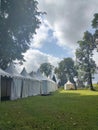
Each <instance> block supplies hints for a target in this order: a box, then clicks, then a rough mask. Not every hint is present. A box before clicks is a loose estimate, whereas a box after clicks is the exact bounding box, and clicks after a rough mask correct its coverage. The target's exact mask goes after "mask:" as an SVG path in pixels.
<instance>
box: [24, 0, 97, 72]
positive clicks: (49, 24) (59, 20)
mask: <svg viewBox="0 0 98 130" xmlns="http://www.w3.org/2000/svg"><path fill="white" fill-rule="evenodd" d="M38 2H39V5H38V8H39V10H41V11H45V12H46V13H47V15H44V16H43V17H42V18H41V21H42V24H41V26H40V28H39V29H38V30H37V34H36V35H34V39H33V40H31V48H30V50H28V51H27V52H26V53H25V54H24V56H25V59H26V62H25V63H24V66H25V67H26V69H27V71H28V72H30V71H32V70H34V71H36V70H37V69H38V67H39V66H40V64H41V63H44V62H50V63H51V64H52V65H54V66H57V63H58V62H59V61H60V60H61V59H63V58H66V57H72V58H74V57H75V56H74V52H75V49H76V47H77V41H78V40H81V38H82V37H83V33H84V32H85V31H86V30H88V31H91V32H93V30H92V27H91V21H92V19H93V15H94V13H98V0H38ZM94 59H95V60H96V61H97V64H98V53H95V55H94Z"/></svg>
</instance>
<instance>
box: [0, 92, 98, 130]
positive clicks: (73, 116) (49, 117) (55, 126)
mask: <svg viewBox="0 0 98 130" xmlns="http://www.w3.org/2000/svg"><path fill="white" fill-rule="evenodd" d="M0 130H98V91H90V90H70V91H64V90H59V91H57V92H55V93H53V94H52V95H50V96H34V97H29V98H25V99H20V100H16V101H6V102H1V103H0Z"/></svg>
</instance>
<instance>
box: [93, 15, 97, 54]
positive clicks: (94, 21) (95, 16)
mask: <svg viewBox="0 0 98 130" xmlns="http://www.w3.org/2000/svg"><path fill="white" fill-rule="evenodd" d="M92 27H93V28H94V29H96V30H95V33H94V44H95V47H96V48H97V52H98V13H96V14H94V19H93V20H92Z"/></svg>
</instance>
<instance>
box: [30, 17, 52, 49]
mask: <svg viewBox="0 0 98 130" xmlns="http://www.w3.org/2000/svg"><path fill="white" fill-rule="evenodd" d="M41 21H42V24H41V25H40V28H39V29H38V30H37V31H36V33H37V34H35V35H34V37H33V39H31V47H32V48H41V47H42V46H43V44H44V41H45V40H46V39H48V31H49V29H50V28H51V27H50V25H49V23H48V21H47V20H43V19H41Z"/></svg>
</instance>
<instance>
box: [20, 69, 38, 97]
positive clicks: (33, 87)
mask: <svg viewBox="0 0 98 130" xmlns="http://www.w3.org/2000/svg"><path fill="white" fill-rule="evenodd" d="M21 75H23V76H24V77H26V81H24V82H23V84H24V85H23V86H24V88H23V96H24V97H26V96H35V95H39V94H40V82H39V81H38V80H36V79H35V78H33V77H31V76H30V75H29V74H28V73H27V71H26V69H25V68H23V70H22V72H21ZM26 93H28V95H27V94H26Z"/></svg>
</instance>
